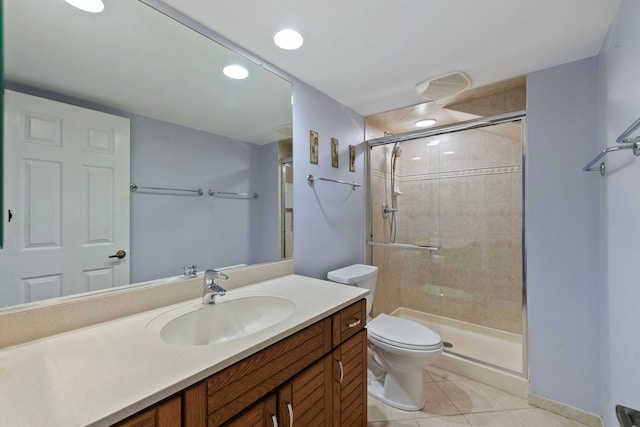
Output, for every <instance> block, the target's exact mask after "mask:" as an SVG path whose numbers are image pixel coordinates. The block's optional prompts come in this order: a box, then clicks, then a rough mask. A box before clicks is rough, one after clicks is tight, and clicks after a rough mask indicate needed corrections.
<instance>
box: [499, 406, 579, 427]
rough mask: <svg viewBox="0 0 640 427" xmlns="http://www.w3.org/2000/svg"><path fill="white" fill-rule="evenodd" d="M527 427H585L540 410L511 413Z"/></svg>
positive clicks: (518, 410)
mask: <svg viewBox="0 0 640 427" xmlns="http://www.w3.org/2000/svg"><path fill="white" fill-rule="evenodd" d="M509 412H510V413H511V414H513V416H514V417H515V418H516V419H517V420H518V421H519V422H520V423H521V424H522V425H523V426H525V427H583V426H584V424H580V423H578V422H576V421H572V420H570V419H568V418H565V417H561V416H560V415H556V414H553V413H551V412H547V411H544V410H542V409H539V408H530V409H516V410H513V411H509Z"/></svg>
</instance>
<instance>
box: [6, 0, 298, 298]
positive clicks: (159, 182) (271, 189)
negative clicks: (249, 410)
mask: <svg viewBox="0 0 640 427" xmlns="http://www.w3.org/2000/svg"><path fill="white" fill-rule="evenodd" d="M104 3H105V9H104V11H103V12H102V13H89V12H85V11H82V10H79V9H76V8H75V7H73V6H71V5H70V4H68V3H67V2H65V1H64V0H3V41H4V47H3V48H4V52H3V54H4V57H3V64H4V80H3V81H4V86H5V96H4V104H3V108H4V114H5V133H4V135H3V144H4V147H3V153H4V155H5V159H4V166H5V169H7V164H8V162H12V161H13V163H11V164H12V165H14V164H15V165H18V166H16V167H15V168H13V169H16V170H18V172H17V175H19V178H18V181H17V182H13V181H11V177H9V178H6V177H7V175H8V174H9V172H7V171H6V170H5V174H4V176H5V181H4V183H3V184H4V189H3V191H4V194H3V201H4V206H3V211H4V212H3V215H2V218H3V228H4V248H3V249H2V250H0V271H2V273H0V309H1V308H2V307H6V306H12V305H15V304H22V303H27V302H32V301H40V300H43V299H46V298H52V297H57V296H65V295H68V294H70V293H77V292H87V291H93V290H100V289H107V288H108V289H111V288H112V287H115V286H119V285H125V284H129V283H138V282H143V281H149V280H155V279H159V278H163V277H171V276H178V275H180V274H181V273H183V271H184V270H183V267H184V266H187V265H191V264H195V265H197V270H199V271H201V270H203V269H206V268H219V267H226V266H235V265H245V264H256V263H262V262H270V261H275V260H277V259H279V258H281V253H282V251H281V248H280V245H281V236H280V226H279V224H280V219H281V218H280V206H281V203H280V199H279V198H280V193H281V191H280V182H279V180H280V175H281V174H280V165H281V160H282V158H284V157H287V156H290V150H291V148H290V147H291V120H292V118H291V117H292V113H291V94H292V87H291V83H290V82H288V81H286V80H284V79H283V78H281V77H280V76H278V75H276V74H274V73H272V72H270V71H269V70H267V69H265V68H264V67H263V66H261V65H260V64H256V63H255V62H252V61H251V60H250V59H248V58H246V57H243V56H241V55H239V54H237V53H235V52H233V51H231V50H229V49H228V48H226V47H224V46H222V45H220V44H218V43H216V42H214V41H213V40H212V39H211V38H209V37H208V36H207V35H206V33H207V31H206V30H203V31H202V33H199V32H197V31H195V30H194V29H193V28H190V27H189V26H187V25H185V24H183V23H181V22H179V21H178V20H177V19H180V20H181V21H184V22H186V23H187V24H189V25H191V26H195V27H197V24H195V23H194V22H193V21H190V20H188V19H187V18H184V17H182V15H180V14H179V13H177V12H175V13H173V12H172V13H171V15H172V16H173V17H170V16H167V15H165V14H163V13H161V12H160V11H158V10H156V9H154V8H152V7H151V6H149V5H148V4H145V3H144V2H141V1H132V0H105V1H104ZM174 18H177V19H174ZM227 65H240V66H242V67H244V68H245V69H246V70H247V72H248V77H247V78H245V79H231V78H228V77H226V76H225V75H224V74H223V68H224V67H225V66H227ZM9 92H11V93H18V94H19V95H20V96H21V95H27V97H34V98H27V101H28V102H31V101H33V100H34V99H35V101H34V102H36V103H38V102H40V100H43V99H44V100H46V101H47V102H49V101H54V102H55V103H56V104H55V105H63V106H65V107H63V108H67V107H66V106H68V105H70V106H72V108H71V111H90V112H91V114H93V112H100V114H106V115H108V116H109V117H111V116H116V117H124V118H125V119H126V120H125V122H128V139H129V149H128V150H126V151H127V155H128V160H127V161H128V162H129V163H130V170H125V171H124V172H121V173H118V174H119V175H118V176H119V177H120V178H122V177H124V178H126V177H128V178H129V179H126V180H124V181H123V180H122V179H121V180H120V181H118V179H117V176H114V174H113V173H111V172H109V173H102V172H101V171H98V173H94V172H95V170H96V168H95V167H94V168H93V169H92V171H91V172H90V173H89V172H86V173H85V175H84V178H83V176H81V178H79V180H84V179H86V180H87V181H91V180H92V179H96V180H98V181H100V180H102V181H104V182H103V184H104V185H103V187H102V188H103V189H104V188H107V190H104V191H106V192H104V193H101V192H100V191H102V190H100V191H98V192H97V193H92V191H93V190H91V189H89V190H88V189H87V188H89V187H77V188H79V189H80V190H79V191H77V193H78V194H77V197H78V198H80V197H81V196H82V194H80V193H83V192H84V193H87V194H85V196H86V197H85V198H90V197H93V198H94V199H101V200H102V201H103V203H102V205H100V204H98V205H97V206H98V208H95V207H92V208H86V206H85V207H83V206H84V205H83V203H84V202H81V203H80V204H79V205H78V206H79V208H78V209H77V210H76V211H82V210H83V209H85V210H86V211H88V213H87V212H84V215H85V216H89V217H93V218H94V219H95V218H98V219H99V220H101V221H102V223H103V224H106V225H105V226H104V227H103V229H101V230H99V232H98V234H100V233H102V234H104V236H101V237H100V238H96V239H94V240H91V239H85V242H84V243H85V244H84V246H86V247H89V246H91V247H93V249H95V248H100V247H104V248H106V249H104V250H105V251H108V252H104V253H103V254H102V256H103V258H104V260H103V261H101V265H100V266H99V267H98V268H93V267H92V268H85V269H84V270H83V269H82V268H81V270H82V271H81V272H80V276H78V277H79V279H77V280H74V283H73V285H72V286H69V285H68V284H65V283H64V280H65V277H63V276H64V274H62V273H55V272H53V273H50V272H49V273H47V272H41V271H33V272H25V271H22V270H21V271H17V269H18V265H20V266H21V267H20V268H22V265H23V264H31V265H38V266H39V265H42V264H46V263H48V262H49V258H47V253H48V251H49V250H50V249H52V248H55V249H56V250H59V249H60V248H61V247H63V246H64V242H65V241H66V240H69V239H67V238H66V237H64V238H63V237H62V236H63V234H62V233H63V232H65V233H66V232H68V231H69V229H73V228H76V227H74V222H73V220H72V221H71V222H69V221H68V220H66V219H64V218H62V217H61V215H62V216H63V215H65V214H68V213H69V212H68V211H69V210H71V209H69V208H68V206H69V205H68V200H75V199H76V192H75V191H71V190H69V189H67V187H64V184H65V183H66V182H67V181H74V180H75V179H73V178H72V179H69V178H67V176H66V175H64V179H63V178H62V176H63V175H62V173H60V175H56V173H57V172H55V171H56V170H57V169H56V168H58V164H60V165H61V164H62V163H61V161H60V160H59V159H51V160H49V159H40V158H39V159H38V161H37V162H35V163H37V165H35V166H34V164H35V163H34V162H33V161H32V160H33V159H32V158H29V155H28V154H26V155H25V154H24V153H23V154H21V155H22V156H23V157H19V158H18V157H17V158H16V159H18V160H12V159H13V158H10V156H11V155H13V154H12V150H13V148H12V147H13V146H12V145H11V144H14V143H16V142H15V141H14V140H21V139H20V138H16V137H15V136H13V137H12V139H11V138H8V137H7V134H8V133H10V132H11V130H10V129H12V126H13V125H12V120H14V122H18V121H19V124H18V125H16V126H13V129H18V130H19V131H20V132H22V130H24V132H25V133H29V132H31V133H30V135H31V136H32V137H33V138H31V137H30V138H31V139H29V138H26V137H25V138H23V139H22V140H21V142H23V143H24V142H25V141H26V140H27V139H29V141H26V142H28V143H30V144H31V145H32V146H34V145H38V144H40V143H42V141H44V139H42V138H40V133H42V132H45V131H46V132H49V131H50V134H51V135H54V137H53V139H55V138H58V136H59V135H60V134H61V133H64V132H63V130H64V129H65V127H64V126H65V123H67V122H74V121H75V120H76V118H75V116H73V115H72V116H64V118H60V117H62V116H60V117H58V116H56V115H55V114H49V113H47V114H43V113H41V112H37V111H36V110H32V109H31V107H30V106H27V107H25V106H24V105H23V104H20V103H18V104H16V105H13V104H12V105H8V104H7V102H9V101H8V99H9V98H10V96H8V94H9ZM9 95H10V94H9ZM11 96H13V95H11ZM26 105H31V104H26ZM11 108H13V109H14V110H17V111H18V113H19V114H18V113H16V114H18V115H14V116H10V114H11V113H10V111H9V110H10V109H11ZM34 108H35V107H34ZM78 108H79V109H81V110H76V109H78ZM34 111H36V112H34ZM20 114H22V115H20ZM7 117H9V119H7ZM16 117H22V119H19V120H18V119H16ZM24 117H28V119H25V118H24ZM20 120H21V121H20ZM25 120H26V121H25ZM91 120H93V119H89V121H91ZM25 123H26V124H25ZM7 124H9V126H7ZM56 126H60V128H58V127H56ZM91 126H93V127H91ZM91 126H90V127H89V131H88V133H89V134H94V133H95V134H98V135H99V137H98V138H97V141H98V143H100V144H101V143H104V146H99V148H100V149H105V150H108V149H109V147H111V146H110V145H109V143H110V142H109V141H111V140H110V139H109V136H108V135H110V134H109V132H106V133H105V132H101V131H102V130H103V127H101V126H102V125H95V126H94V125H91ZM60 129H63V130H60ZM96 129H97V130H98V132H97V133H96V132H94V131H95V130H96ZM34 135H35V136H34ZM104 135H107V136H105V137H104V138H103V136H104ZM38 138H40V139H38ZM101 138H102V139H101ZM60 139H61V140H64V137H61V138H60ZM117 139H118V137H117V136H116V137H115V140H117ZM34 142H35V143H34ZM40 145H46V144H45V143H42V144H40ZM283 145H284V146H288V148H283ZM14 151H15V150H14ZM283 153H284V154H283ZM25 156H26V157H25ZM25 159H27V160H25ZM43 164H46V165H47V167H46V168H44V169H46V170H47V171H48V172H46V173H44V172H42V171H40V170H39V169H38V167H39V165H40V166H41V165H43ZM51 165H54V166H51ZM36 166H38V167H36ZM47 168H48V169H47ZM60 168H62V166H60ZM9 169H11V167H10V168H9ZM97 169H100V168H97ZM25 171H26V172H25ZM30 174H31V175H30ZM110 174H111V175H110ZM116 175H117V174H116ZM51 177H53V179H52V178H51ZM56 177H58V178H56ZM95 177H97V178H95ZM25 180H26V181H28V182H27V183H25ZM29 180H30V181H29ZM38 180H39V181H38ZM121 181H122V182H121ZM113 183H115V184H113ZM123 183H124V185H123ZM130 184H134V185H135V187H132V188H133V189H137V191H130ZM105 186H106V187H105ZM113 187H117V188H115V189H114V188H113ZM157 188H161V190H158V189H157ZM183 190H193V191H183ZM198 190H202V191H201V193H202V194H201V195H199V192H198ZM210 193H211V194H212V195H210ZM104 194H106V195H107V196H108V197H102V195H104ZM56 197H58V198H59V199H60V200H61V201H60V202H59V203H58V205H56V204H55V202H54V203H53V205H55V206H58V207H59V212H58V211H56V212H53V211H51V212H47V213H46V214H45V215H41V216H42V218H41V220H40V222H38V223H37V224H36V226H37V227H36V226H33V225H32V226H31V228H29V225H28V224H25V222H29V221H30V220H33V218H34V214H33V212H30V210H31V211H34V210H35V208H36V207H38V206H42V205H43V204H46V206H48V207H49V208H50V207H51V206H52V205H51V203H52V202H51V200H47V201H45V200H43V199H56ZM107 199H108V200H111V201H113V203H111V202H109V203H107V202H104V200H107ZM62 200H64V203H63V202H62ZM47 203H49V204H47ZM107 205H108V206H107ZM127 205H129V206H127ZM65 206H66V207H65ZM100 206H103V207H100ZM105 206H106V207H105ZM92 209H93V210H92ZM109 209H111V210H113V211H114V212H117V211H122V212H125V211H126V210H127V209H130V213H129V222H128V224H124V226H123V227H124V230H128V232H127V233H126V234H128V237H129V240H130V241H129V242H128V243H127V242H125V243H123V247H119V246H117V244H115V246H114V245H111V246H109V244H110V243H112V242H110V236H111V234H109V233H111V231H112V230H111V227H112V225H113V222H114V221H115V220H114V219H113V215H115V214H111V213H108V212H111V211H110V210H109ZM9 211H11V213H9ZM105 212H107V213H105ZM76 214H78V212H76ZM78 215H79V216H82V215H80V214H78ZM92 215H93V216H92ZM43 218H44V219H43ZM83 227H84V226H80V225H79V223H78V226H77V228H78V230H75V231H76V232H77V234H79V235H81V237H82V236H84V238H86V235H87V234H91V233H93V231H91V230H89V231H87V230H86V229H82V228H83ZM35 228H37V230H35ZM104 228H109V230H107V231H105V230H104ZM26 234H29V236H27V237H25V235H26ZM34 235H35V236H36V237H39V238H40V241H36V240H37V239H36V237H34ZM64 236H66V234H65V235H64ZM105 236H106V237H105ZM11 239H14V241H11ZM29 239H31V240H29ZM47 239H48V240H47ZM18 240H20V241H21V242H22V243H20V242H18ZM24 241H30V242H32V243H33V242H35V243H34V244H31V245H30V246H29V245H28V244H27V245H25V244H23V243H24ZM87 242H88V243H87ZM12 244H13V245H14V246H13V249H12V246H11V245H12ZM81 246H82V245H81ZM16 247H18V249H15V248H16ZM116 249H118V250H119V249H122V250H125V252H126V255H124V257H115V256H116V255H117V254H118V253H119V252H117V251H116ZM11 251H13V252H11ZM24 252H30V253H31V254H33V253H37V255H38V257H39V258H34V259H36V261H33V262H32V261H27V262H24V261H22V260H21V258H16V257H19V256H20V255H19V254H18V253H24ZM53 252H54V251H52V253H53ZM52 256H56V257H57V256H59V255H57V254H55V255H52ZM85 256H87V255H86V253H85V252H78V253H76V254H75V258H78V259H80V258H84V257H85ZM114 266H124V267H126V269H128V270H129V275H128V279H127V280H126V281H124V280H123V279H121V278H118V277H116V275H114V274H113V273H110V271H111V270H113V267H114ZM14 267H15V268H14ZM103 273H104V274H103Z"/></svg>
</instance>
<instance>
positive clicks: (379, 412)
mask: <svg viewBox="0 0 640 427" xmlns="http://www.w3.org/2000/svg"><path fill="white" fill-rule="evenodd" d="M414 418H415V413H414V412H409V411H401V410H399V409H395V408H392V407H391V406H389V405H387V404H385V403H382V402H381V401H379V400H378V399H376V398H374V397H371V396H369V397H368V403H367V420H368V421H369V423H376V422H380V421H398V420H412V419H414Z"/></svg>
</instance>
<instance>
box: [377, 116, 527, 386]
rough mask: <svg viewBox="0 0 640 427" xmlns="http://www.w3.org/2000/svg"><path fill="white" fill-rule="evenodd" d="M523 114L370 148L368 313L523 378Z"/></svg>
mask: <svg viewBox="0 0 640 427" xmlns="http://www.w3.org/2000/svg"><path fill="white" fill-rule="evenodd" d="M523 126H524V118H523V114H522V113H518V114H512V115H508V116H501V117H495V118H489V119H484V120H481V121H478V122H467V123H464V124H458V125H454V126H449V127H443V128H440V129H434V130H431V131H426V132H425V131H421V132H416V133H414V134H403V135H398V136H392V137H385V138H379V139H377V140H372V141H369V146H370V153H369V162H368V168H369V180H370V181H369V182H370V186H369V187H370V200H369V202H370V204H369V207H370V209H369V214H370V217H371V219H370V242H369V245H370V246H369V248H370V256H371V261H372V263H373V265H376V266H378V268H379V274H378V285H377V289H376V300H375V301H374V308H373V309H374V314H378V313H382V312H384V313H388V314H394V315H398V316H402V317H406V318H410V319H412V320H415V321H418V322H420V323H423V324H425V325H427V326H428V327H430V328H431V329H433V330H435V331H436V332H438V333H439V334H440V335H441V336H442V339H443V341H444V342H445V351H446V352H449V353H451V354H455V355H457V356H461V357H463V358H466V359H470V360H473V361H478V362H481V363H482V364H485V365H490V366H492V367H498V368H500V369H502V370H505V371H508V372H511V373H516V374H517V375H519V376H524V373H525V372H526V369H525V368H526V351H524V350H523V345H524V340H523V336H524V331H525V329H526V327H525V324H524V322H525V315H524V308H525V307H526V305H525V286H524V280H523V232H522V230H523V227H522V224H523V200H524V198H523V148H522V147H523Z"/></svg>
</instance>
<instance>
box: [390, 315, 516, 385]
mask: <svg viewBox="0 0 640 427" xmlns="http://www.w3.org/2000/svg"><path fill="white" fill-rule="evenodd" d="M391 315H393V316H398V317H402V318H405V319H409V320H413V321H414V322H417V323H420V324H422V325H425V326H427V327H428V328H430V329H431V330H433V331H435V332H437V333H438V334H439V335H440V336H441V337H442V341H444V342H445V353H444V354H443V356H442V357H441V358H439V359H438V360H437V361H436V362H435V363H434V365H435V366H438V367H441V368H444V369H447V370H450V371H453V372H456V373H459V374H461V375H464V376H467V377H469V378H472V379H475V380H478V381H483V382H486V383H488V384H491V385H494V386H496V387H498V388H501V389H503V390H506V391H509V392H512V393H515V394H517V395H521V396H523V397H524V396H526V394H527V389H528V381H527V380H526V378H524V375H523V367H522V361H523V358H522V336H521V335H518V334H514V333H510V332H504V331H500V330H497V329H493V328H487V327H484V326H478V325H474V324H471V323H467V322H463V321H459V320H454V319H450V318H447V317H442V316H437V315H434V314H429V313H423V312H420V311H417V310H411V309H408V308H404V307H400V308H398V309H396V310H394V311H393V312H392V313H391Z"/></svg>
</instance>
